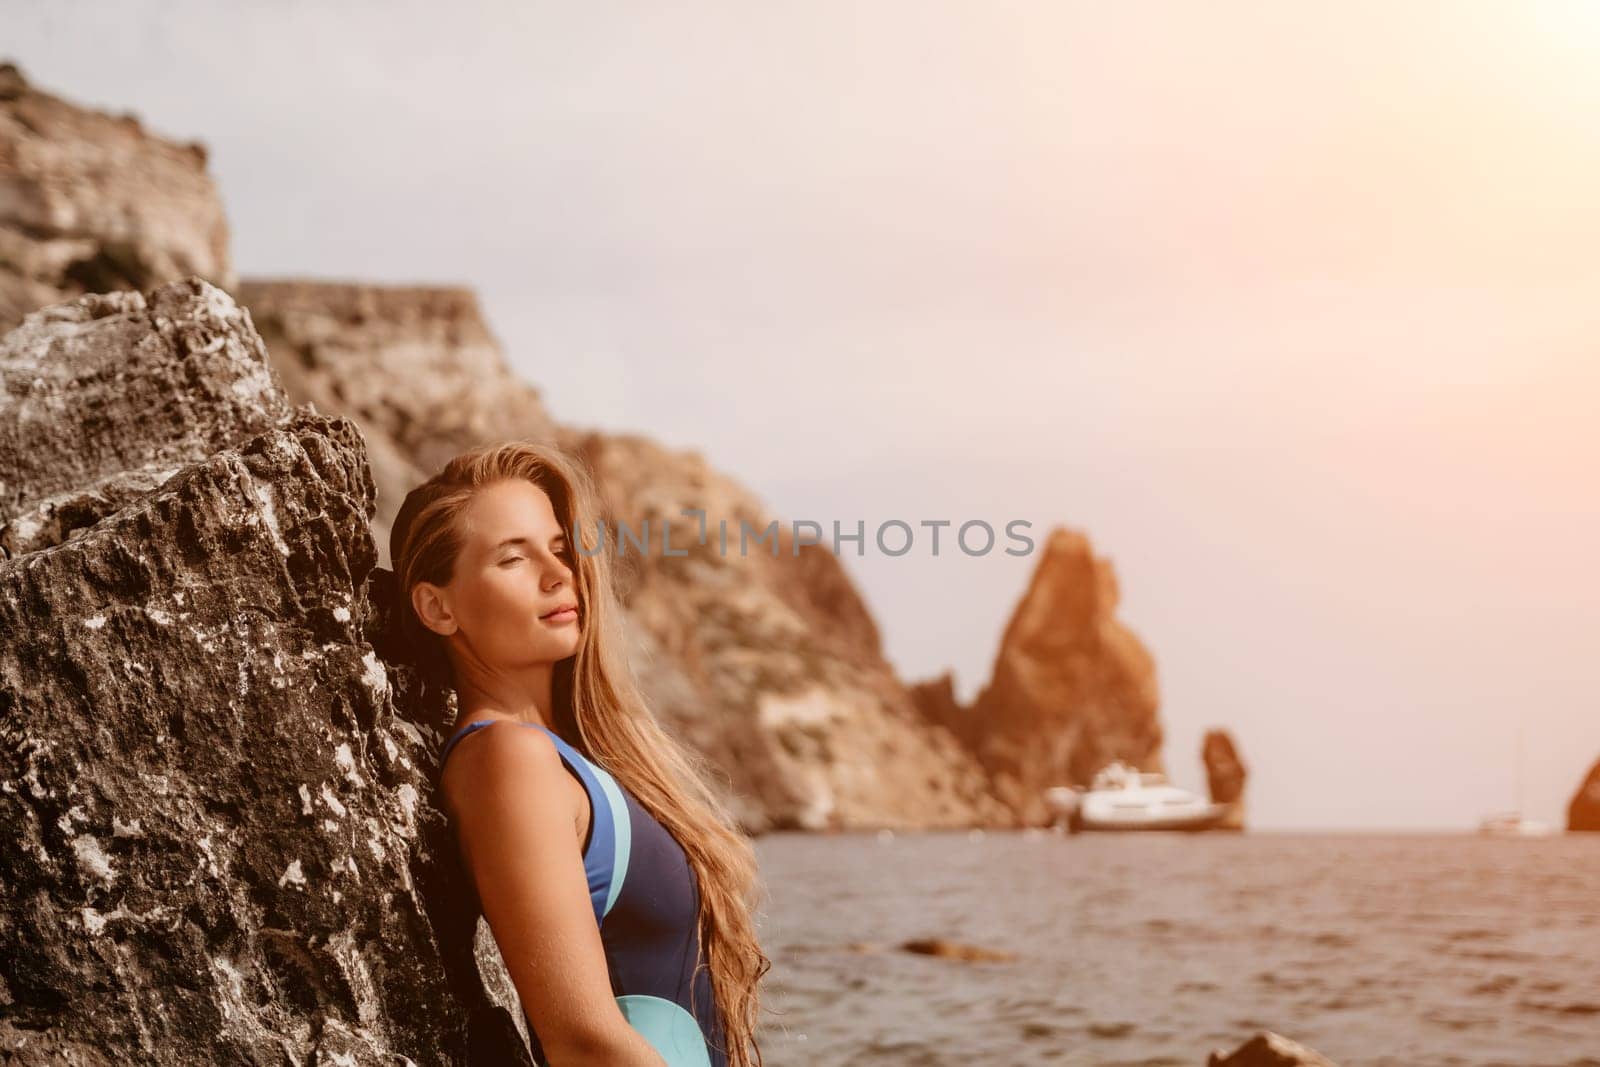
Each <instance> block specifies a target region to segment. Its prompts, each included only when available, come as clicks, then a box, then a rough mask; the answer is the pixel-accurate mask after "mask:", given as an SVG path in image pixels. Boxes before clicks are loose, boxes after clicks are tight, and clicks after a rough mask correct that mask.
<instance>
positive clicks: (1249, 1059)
mask: <svg viewBox="0 0 1600 1067" xmlns="http://www.w3.org/2000/svg"><path fill="white" fill-rule="evenodd" d="M1206 1067H1338V1065H1337V1064H1335V1063H1334V1062H1333V1061H1332V1060H1330V1059H1328V1058H1327V1057H1326V1056H1323V1055H1321V1054H1319V1053H1316V1052H1313V1051H1312V1050H1311V1049H1308V1048H1306V1047H1305V1046H1304V1045H1302V1044H1300V1043H1299V1042H1298V1041H1290V1040H1289V1039H1288V1038H1286V1037H1284V1036H1282V1035H1281V1034H1275V1033H1272V1032H1271V1031H1270V1030H1263V1031H1261V1032H1260V1033H1258V1034H1256V1035H1255V1036H1254V1037H1252V1038H1251V1039H1250V1040H1248V1041H1246V1042H1245V1043H1244V1044H1242V1045H1240V1046H1239V1047H1238V1048H1236V1049H1234V1050H1233V1051H1232V1052H1213V1053H1212V1054H1211V1055H1210V1056H1209V1057H1208V1058H1207V1059H1206Z"/></svg>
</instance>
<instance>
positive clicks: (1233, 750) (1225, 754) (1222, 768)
mask: <svg viewBox="0 0 1600 1067" xmlns="http://www.w3.org/2000/svg"><path fill="white" fill-rule="evenodd" d="M1200 758H1201V760H1202V761H1204V763H1205V765H1206V785H1207V788H1208V789H1209V790H1210V793H1211V802H1212V803H1213V804H1226V805H1228V809H1229V810H1228V815H1227V817H1226V818H1224V819H1223V821H1222V822H1221V823H1219V824H1218V825H1217V826H1216V829H1218V830H1243V829H1244V814H1245V813H1244V783H1245V778H1246V776H1247V775H1248V773H1249V771H1248V769H1247V768H1246V767H1245V765H1244V761H1243V760H1241V759H1240V758H1239V749H1238V746H1236V745H1235V744H1234V743H1233V737H1232V736H1231V735H1230V734H1229V733H1228V731H1226V730H1207V731H1206V736H1205V740H1204V741H1203V742H1202V743H1201V746H1200Z"/></svg>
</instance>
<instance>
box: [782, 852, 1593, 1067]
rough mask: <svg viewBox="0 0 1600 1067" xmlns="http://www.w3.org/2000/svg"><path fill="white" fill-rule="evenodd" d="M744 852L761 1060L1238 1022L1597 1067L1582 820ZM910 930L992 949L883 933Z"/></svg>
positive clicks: (1143, 1045)
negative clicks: (949, 953) (1520, 830)
mask: <svg viewBox="0 0 1600 1067" xmlns="http://www.w3.org/2000/svg"><path fill="white" fill-rule="evenodd" d="M756 851H757V855H758V856H759V857H760V860H761V865H762V873H763V877H764V878H765V879H766V881H767V883H768V887H769V891H770V893H771V900H770V902H769V904H768V905H767V907H766V913H765V915H764V916H763V917H762V920H761V922H762V938H763V944H764V947H765V949H766V952H767V954H768V955H769V956H770V957H772V960H773V969H772V971H771V972H770V974H769V975H768V983H767V986H766V988H767V990H768V991H767V993H766V997H765V1004H766V1005H767V1006H768V1007H769V1008H771V1009H774V1010H776V1011H778V1012H781V1013H782V1015H781V1017H777V1016H769V1019H770V1021H769V1023H768V1025H767V1028H766V1030H765V1032H764V1037H763V1040H762V1051H763V1053H764V1054H765V1055H766V1058H767V1062H768V1063H769V1064H771V1065H773V1067H793V1065H798V1064H827V1065H829V1067H834V1065H840V1067H843V1065H851V1064H951V1065H956V1064H960V1065H963V1067H966V1065H972V1064H1029V1063H1052V1064H1097V1065H1132V1064H1138V1065H1143V1067H1157V1065H1173V1067H1178V1065H1181V1067H1202V1065H1203V1064H1204V1063H1205V1061H1206V1053H1207V1052H1209V1051H1211V1050H1212V1049H1214V1048H1227V1049H1232V1048H1233V1047H1235V1046H1236V1045H1238V1044H1239V1043H1240V1042H1242V1041H1243V1040H1245V1039H1246V1038H1247V1037H1249V1036H1250V1035H1251V1034H1252V1033H1253V1032H1254V1031H1255V1030H1257V1029H1262V1028H1264V1029H1270V1030H1276V1031H1278V1032H1279V1033H1282V1034H1284V1035H1286V1036H1288V1037H1292V1038H1295V1039H1296V1040H1298V1041H1302V1042H1304V1043H1305V1044H1307V1045H1309V1046H1311V1047H1312V1048H1314V1049H1317V1050H1318V1051H1320V1052H1322V1053H1323V1054H1324V1055H1326V1056H1328V1057H1330V1058H1331V1059H1333V1060H1334V1061H1335V1062H1337V1063H1339V1064H1340V1065H1341V1067H1360V1065H1379V1064H1383V1065H1393V1067H1402V1065H1405V1067H1430V1065H1440V1067H1442V1065H1461V1067H1487V1065H1490V1064H1502V1065H1515V1067H1537V1065H1546V1064H1549V1065H1557V1064H1559V1065H1567V1067H1577V1065H1580V1064H1583V1065H1589V1067H1600V835H1570V836H1557V837H1551V838H1544V839H1526V840H1514V839H1494V838H1480V837H1477V836H1475V835H1459V836H1451V835H1431V834H1430V835H1385V836H1379V835H1373V836H1364V835H1362V836H1357V835H1344V834H1329V835H1311V834H1306V835H1301V834H1292V835H1291V834H1268V833H1257V834H1245V835H1193V836H1191V835H1184V834H1153V835H1137V834H1135V835H1127V836H1123V835H1094V834H1091V835H1081V836H1077V837H1066V836H1057V835H1054V834H1050V833H1046V832H1043V831H1020V832H1009V833H1006V832H1002V833H994V832H990V833H987V834H984V835H982V836H980V837H978V838H976V839H974V838H971V837H969V836H968V835H967V834H965V833H932V834H911V835H899V836H896V837H893V838H892V839H888V840H880V839H879V838H878V836H877V835H874V834H847V835H832V836H815V835H808V834H778V835H769V836H766V837H762V838H760V839H758V841H757V843H756ZM917 937H944V938H949V939H952V940H957V941H964V942H971V943H976V944H979V945H983V946H985V947H990V948H997V949H1003V950H1008V951H1011V952H1014V953H1016V954H1017V958H1016V960H1015V961H1014V962H984V963H972V962H963V961H958V960H947V959H940V958H934V957H930V956H921V955H915V954H912V953H908V952H903V951H899V950H897V949H896V948H895V946H896V945H898V944H899V943H900V942H901V941H904V940H907V939H910V938H917ZM851 942H869V943H872V945H875V946H876V948H875V949H873V948H872V947H870V946H860V947H858V948H857V949H856V950H852V949H851V948H850V947H849V945H850V943H851Z"/></svg>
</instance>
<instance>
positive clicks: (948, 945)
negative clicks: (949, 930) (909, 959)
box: [900, 937, 1017, 961]
mask: <svg viewBox="0 0 1600 1067" xmlns="http://www.w3.org/2000/svg"><path fill="white" fill-rule="evenodd" d="M900 948H901V950H902V951H905V952H914V953H917V954H918V955H921V956H938V957H940V958H941V959H947V960H989V961H1008V960H1014V959H1016V958H1017V955H1016V953H1014V952H1006V951H1004V950H1003V949H998V948H984V947H983V946H982V945H967V944H963V943H961V942H960V941H949V940H946V939H945V938H942V937H921V938H914V939H912V940H910V941H902V942H901V943H900Z"/></svg>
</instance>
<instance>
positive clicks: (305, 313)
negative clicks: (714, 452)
mask: <svg viewBox="0 0 1600 1067" xmlns="http://www.w3.org/2000/svg"><path fill="white" fill-rule="evenodd" d="M239 293H240V297H241V299H242V300H244V301H245V302H247V303H248V305H249V306H250V313H251V316H252V318H253V320H254V321H255V322H256V323H257V324H258V325H259V326H260V327H261V331H262V334H263V336H264V337H265V338H266V341H267V344H268V348H269V351H270V352H271V356H272V362H273V365H274V366H275V367H276V368H277V370H278V373H279V375H280V377H281V379H282V380H283V381H284V383H285V385H286V388H287V390H288V392H289V396H290V398H291V399H293V400H296V401H299V402H306V401H309V402H312V403H314V404H316V406H317V407H318V409H319V410H326V411H332V412H337V413H339V414H344V415H348V416H349V417H350V418H352V419H353V420H354V421H355V423H356V425H357V426H359V427H360V428H361V431H362V433H363V435H364V436H365V438H366V440H367V441H368V443H369V446H370V447H371V451H372V453H373V455H374V456H375V457H376V458H375V459H374V463H373V466H374V471H375V477H376V479H377V482H378V509H377V511H378V514H377V516H376V517H375V520H374V524H373V525H374V530H375V535H376V536H377V539H378V540H379V542H380V543H386V542H387V540H388V527H389V524H390V521H391V520H392V516H393V515H394V514H395V512H396V511H398V508H399V504H400V501H401V500H402V499H403V497H404V494H405V492H406V491H407V490H408V489H409V488H410V487H411V486H412V485H414V484H416V483H417V482H418V481H420V480H422V478H424V477H426V475H427V474H429V473H431V472H432V471H433V470H434V469H436V468H437V467H438V466H440V465H442V464H443V463H444V461H445V460H447V459H449V458H450V457H451V456H453V455H455V454H456V453H457V452H459V451H461V450H463V449H466V448H468V447H471V446H472V445H475V444H479V443H484V442H488V441H495V440H503V439H506V438H526V439H532V440H548V441H553V442H556V443H558V444H560V445H562V446H563V447H565V448H567V449H568V450H570V451H571V452H573V453H574V454H576V455H578V456H579V457H580V458H581V459H582V460H583V461H584V462H585V463H586V464H587V465H588V466H589V467H590V469H591V470H592V471H593V472H594V473H595V475H596V480H597V483H598V485H599V486H600V489H601V492H602V495H603V498H604V504H605V507H606V509H607V512H608V514H609V516H611V521H612V522H613V523H616V522H622V523H626V524H627V525H628V527H629V529H630V530H631V531H633V532H634V533H635V534H644V533H647V534H648V536H647V537H646V538H645V540H646V541H647V543H648V548H647V550H646V551H643V552H639V551H633V552H632V553H631V554H630V555H625V556H622V557H621V559H620V561H621V562H622V564H623V566H622V567H621V568H620V571H621V573H622V574H623V576H624V578H623V581H624V587H623V590H622V592H623V599H624V603H625V605H626V607H627V610H628V612H629V617H630V627H629V630H630V637H631V638H632V640H633V642H634V646H633V648H632V649H631V650H630V651H631V653H632V658H633V661H634V663H635V665H636V667H637V669H638V671H639V675H640V679H641V682H642V683H643V686H644V690H645V693H646V695H647V696H648V698H649V699H650V701H651V705H652V707H653V708H654V709H655V711H656V713H657V714H658V715H659V716H660V717H661V718H662V719H663V720H664V721H665V723H666V724H667V725H668V726H669V727H670V728H672V729H673V730H674V732H675V733H677V734H678V735H679V736H681V737H683V738H684V739H685V740H686V741H687V742H688V743H689V744H690V745H692V746H693V747H695V748H696V749H698V750H699V751H701V752H703V753H705V754H706V755H708V756H709V757H711V759H712V761H713V763H714V764H715V765H716V766H718V767H719V768H722V769H723V771H724V772H725V773H726V779H725V780H724V781H723V782H722V783H720V784H721V785H722V786H723V788H724V789H725V791H726V794H727V796H728V798H729V800H730V802H731V804H732V805H733V807H734V809H735V810H736V811H737V812H738V813H739V815H740V818H741V820H742V822H743V823H744V825H745V826H746V827H747V828H748V829H750V830H752V831H759V830H764V829H772V828H803V829H825V828H838V827H878V826H892V827H937V826H969V825H973V824H988V823H992V822H994V821H996V820H1004V819H1005V818H1006V813H1005V811H1004V810H1003V809H1002V808H1000V807H999V806H998V805H997V804H996V803H995V802H994V801H993V799H992V798H991V797H990V796H989V795H988V792H987V788H986V783H985V778H984V775H983V774H982V772H981V771H980V769H979V768H978V767H977V766H976V765H975V763H974V761H973V760H972V758H971V756H970V755H968V754H967V753H965V752H964V751H962V749H961V748H960V747H959V746H957V745H956V744H955V743H954V740H953V738H951V737H950V736H949V734H948V733H947V732H945V731H943V730H940V729H930V727H929V725H928V724H927V723H926V722H924V721H921V720H920V719H919V718H918V716H917V715H916V714H915V711H914V708H913V705H912V702H911V699H910V696H909V694H908V693H907V691H906V690H905V688H904V686H902V685H901V684H900V682H899V681H898V680H897V679H896V677H895V675H894V672H893V670H892V669H891V668H890V666H889V665H888V663H887V662H886V661H885V660H884V659H883V656H882V654H881V651H880V647H879V640H878V632H877V627H876V625H875V624H874V623H873V621H872V618H871V615H870V613H869V612H868V611H867V609H866V606H865V605H864V604H863V602H862V601H861V598H860V596H859V595H858V594H857V592H856V590H855V588H854V585H853V583H851V581H850V579H849V577H848V576H847V575H846V574H845V572H844V569H843V567H842V566H841V565H840V564H839V561H838V559H837V558H836V557H834V556H833V555H832V554H831V553H830V552H829V551H827V550H826V549H824V548H819V547H816V546H802V547H801V548H800V550H799V552H798V553H796V551H795V549H794V546H793V545H792V543H791V542H790V541H789V540H788V539H787V537H786V536H785V537H784V538H783V539H782V540H781V542H768V543H766V544H762V545H759V546H757V548H756V550H755V551H754V552H750V553H747V554H745V555H741V554H740V552H739V549H738V534H739V523H740V522H741V521H743V522H745V523H748V524H749V526H750V527H751V528H752V529H753V530H757V531H765V530H766V529H767V527H768V526H769V525H770V524H772V522H773V519H772V517H771V516H770V515H769V514H767V513H766V509H765V508H764V507H763V506H762V505H761V504H760V502H758V501H757V500H756V499H755V498H753V497H752V496H751V495H750V494H749V493H748V492H746V491H745V490H744V489H742V488H741V487H740V486H739V485H737V483H735V482H734V481H733V480H732V479H730V478H728V477H727V476H725V475H723V474H720V473H719V472H717V471H716V470H714V469H713V468H712V467H711V466H710V465H709V464H707V463H706V462H705V460H704V458H703V457H701V456H699V455H698V454H696V453H693V452H674V451H671V450H668V449H664V448H661V447H660V446H658V445H655V444H654V443H652V442H650V441H649V440H647V439H646V438H643V437H640V436H637V435H629V434H605V433H600V432H595V431H589V430H583V429H580V428H576V427H570V426H562V425H560V424H558V423H556V422H555V421H554V420H553V419H552V418H551V417H550V415H549V414H548V413H547V411H546V409H545V407H544V404H543V402H542V399H541V397H540V394H539V392H538V391H537V390H536V389H534V388H533V387H531V386H529V385H527V384H525V383H523V382H521V381H520V380H519V379H518V378H517V377H516V375H515V374H514V373H513V372H512V371H511V369H510V366H509V363H508V361H507V360H506V358H505V356H504V355H503V353H502V351H501V349H500V347H499V345H498V343H497V342H496V341H495V340H494V338H493V337H492V335H491V334H490V332H489V330H488V328H487V327H486V326H485V324H484V322H483V320H482V318H481V315H480V314H479V311H478V308H477V305H476V302H475V300H474V299H473V298H472V296H471V294H469V293H465V292H462V291H460V290H450V289H426V288H410V287H407V288H401V287H385V286H362V285H353V284H324V283H316V282H286V281H254V280H246V281H245V282H243V283H242V284H241V285H240V287H239ZM693 509H697V510H698V511H701V512H704V513H705V515H706V519H705V521H706V523H707V529H708V531H709V532H710V535H711V536H710V537H709V538H708V539H707V541H706V542H705V543H700V541H699V540H698V537H697V533H698V529H699V527H698V520H697V519H694V518H689V517H686V516H685V514H684V512H685V511H686V510H693ZM664 521H665V522H669V523H671V524H672V528H673V536H672V542H671V549H672V551H673V553H677V552H680V551H681V552H685V553H686V555H684V556H681V557H680V556H678V555H675V554H674V555H670V556H669V555H667V554H666V552H665V549H664V547H663V540H662V533H663V530H664V527H663V522H664ZM723 521H726V522H727V523H728V524H729V526H730V528H731V530H732V534H733V546H732V549H731V551H729V552H727V553H724V552H723V551H722V550H721V539H720V536H719V523H720V522H723ZM615 529H616V527H615V525H613V526H612V530H613V533H615ZM774 549H776V553H774Z"/></svg>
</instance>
